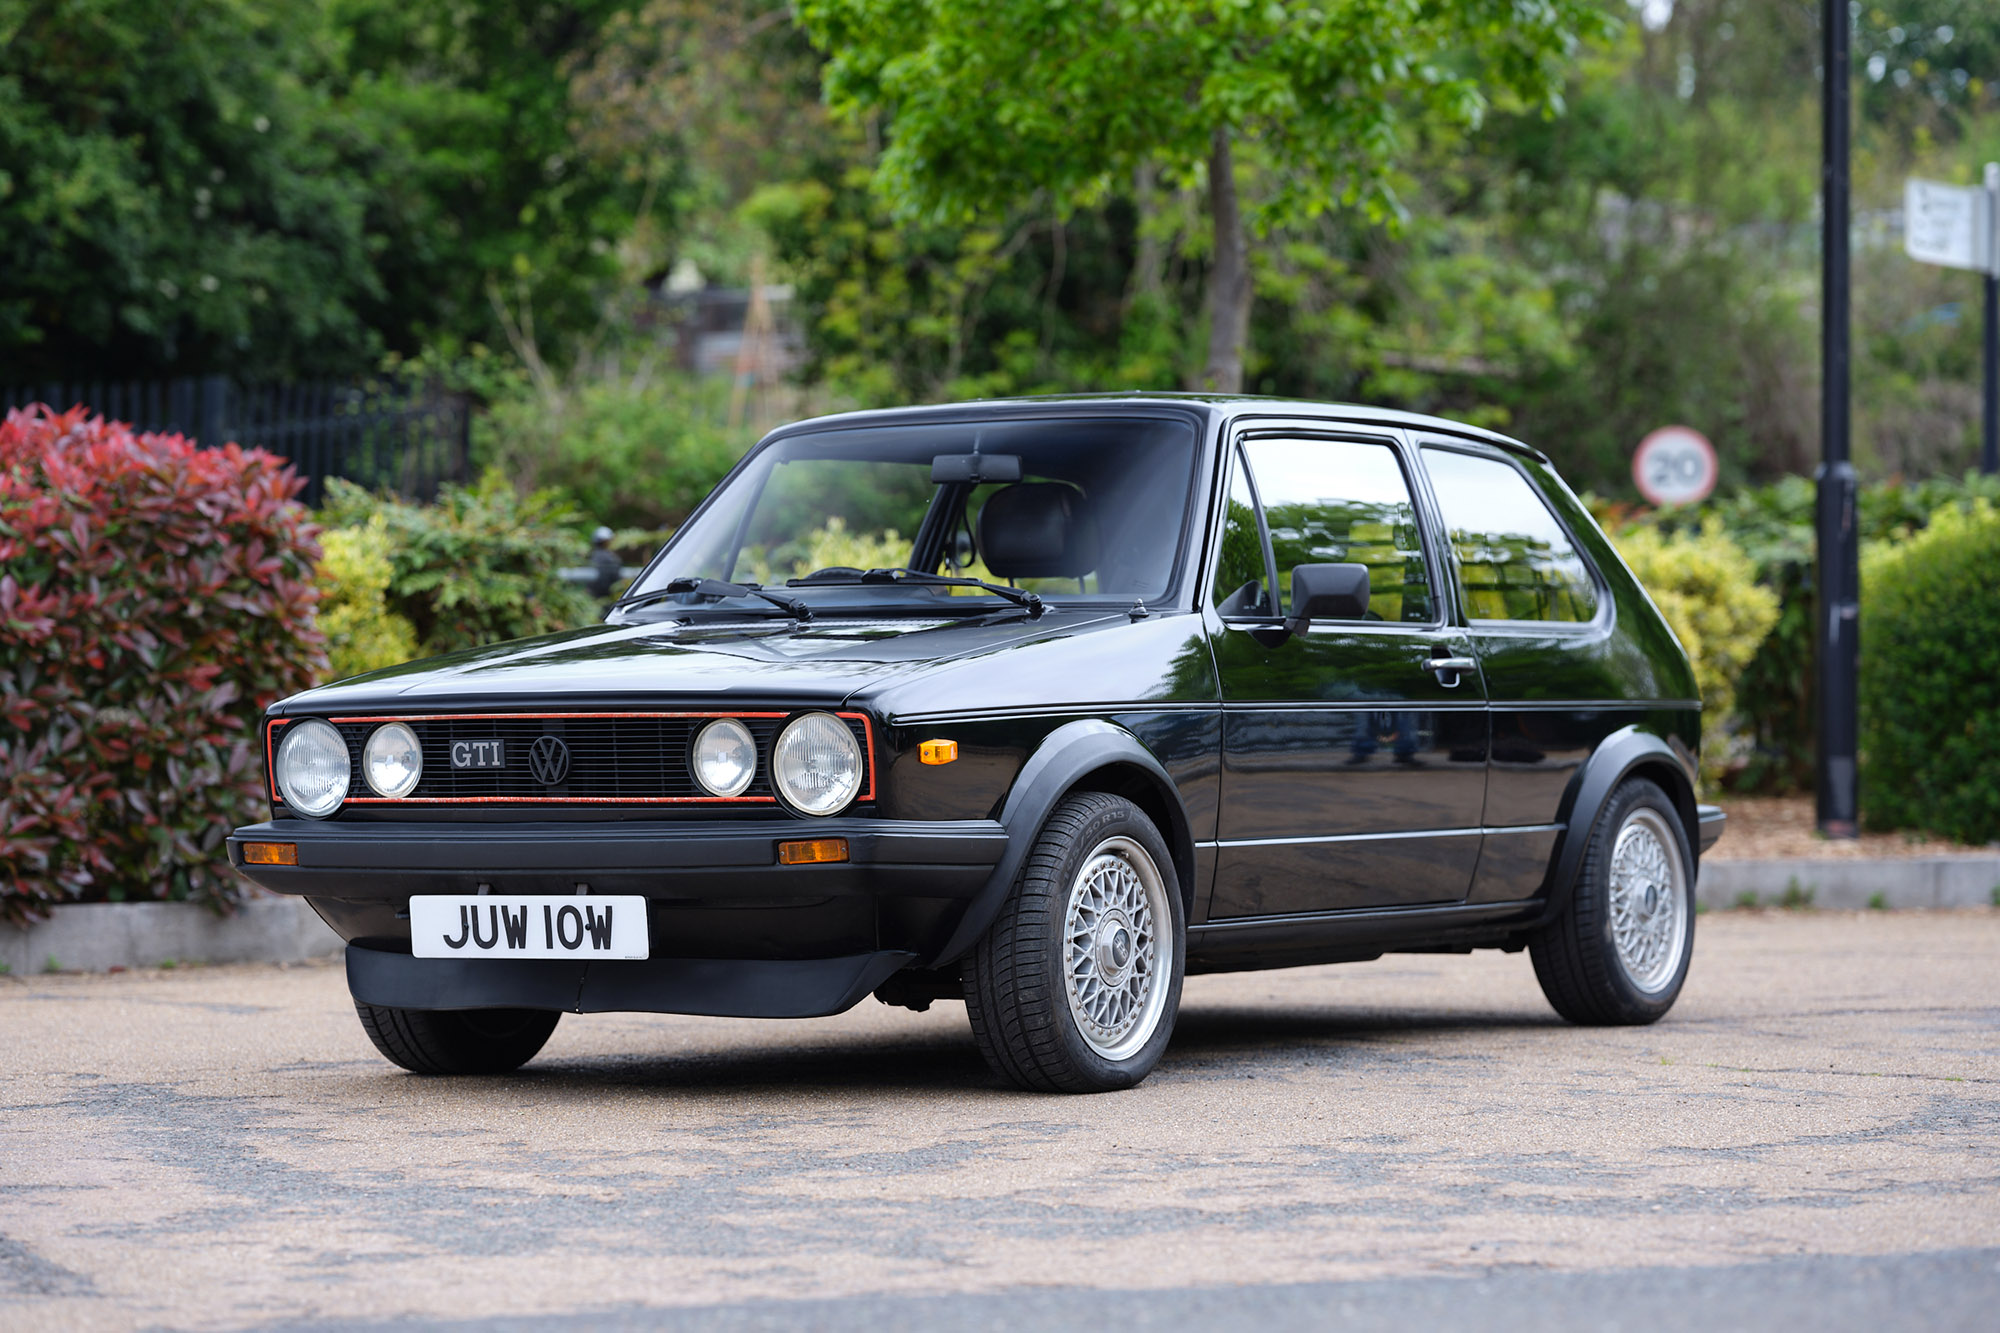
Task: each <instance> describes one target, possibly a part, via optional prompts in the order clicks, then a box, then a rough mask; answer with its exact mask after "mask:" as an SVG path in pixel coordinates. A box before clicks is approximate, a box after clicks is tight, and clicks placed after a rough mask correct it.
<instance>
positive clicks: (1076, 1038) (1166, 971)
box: [965, 792, 1187, 1092]
mask: <svg viewBox="0 0 2000 1333" xmlns="http://www.w3.org/2000/svg"><path fill="white" fill-rule="evenodd" d="M1186 958H1187V922H1186V915H1185V913H1184V911H1183V910H1182V906H1181V895H1180V891H1179V886H1178V884H1177V883H1176V882H1175V879H1174V872H1173V859H1172V857H1171V856H1170V855H1169V854H1168V852H1167V845H1166V842H1165V840H1164V839H1162V838H1161V837H1160V832H1159V830H1158V829H1156V828H1154V827H1153V823H1152V821H1151V820H1149V819H1147V818H1146V816H1145V815H1144V814H1143V813H1142V812H1141V811H1140V809H1139V807H1138V806H1136V805H1134V804H1132V802H1130V801H1128V800H1126V799H1124V798H1123V797H1121V796H1112V795H1109V794H1107V793H1104V792H1085V793H1082V794H1080V795H1077V796H1072V797H1070V798H1069V799H1067V800H1065V801H1064V802H1063V803H1062V804H1061V805H1059V806H1057V807H1056V810H1055V813H1054V814H1052V815H1050V816H1049V821H1048V823H1047V824H1045V825H1043V827H1042V831H1041V833H1040V835H1039V836H1038V837H1037V838H1036V840H1035V845H1034V847H1033V848H1031V849H1030V850H1029V853H1028V858H1027V861H1026V863H1025V864H1024V865H1023V867H1022V870H1021V877H1020V879H1019V880H1018V881H1016V883H1015V885H1014V889H1013V892H1012V893H1010V894H1009V895H1008V896H1007V901H1006V903H1005V905H1003V906H1002V907H1001V909H1000V915H999V916H998V917H997V918H996V919H995V920H994V922H993V924H992V926H990V927H989V928H988V929H987V931H986V934H985V936H984V937H983V938H982V939H981V940H980V941H979V943H978V944H977V945H975V946H974V947H973V950H972V953H971V955H970V956H969V957H968V958H967V959H966V963H965V1010H966V1013H967V1015H968V1016H969V1017H970V1018H971V1020H972V1035H973V1039H974V1040H975V1041H976V1042H977V1043H978V1045H979V1049H980V1052H981V1053H982V1054H983V1055H985V1057H986V1061H987V1063H988V1064H990V1065H991V1066H992V1067H993V1069H994V1071H995V1072H996V1073H998V1074H1000V1075H1001V1076H1002V1077H1003V1078H1006V1079H1007V1080H1009V1081H1010V1082H1012V1083H1014V1084H1016V1085H1017V1086H1019V1087H1022V1088H1026V1089H1030V1090H1033V1091H1040V1092H1108V1091H1111V1090H1113V1089H1117V1088H1129V1087H1131V1086H1133V1085H1134V1084H1136V1083H1138V1082H1139V1080H1141V1079H1143V1078H1144V1077H1146V1075H1147V1074H1148V1073H1150V1072H1152V1068H1153V1066H1154V1065H1156V1064H1158V1063H1159V1060H1160V1056H1161V1054H1162V1053H1164V1052H1165V1050H1166V1049H1167V1041H1168V1039H1169V1038H1170V1037H1171V1036H1172V1035H1173V1027H1174V1017H1175V1015H1176V1014H1177V1013H1178V1012H1179V1011H1180V1000H1181V974H1182V972H1183V970H1184V969H1185V965H1186Z"/></svg>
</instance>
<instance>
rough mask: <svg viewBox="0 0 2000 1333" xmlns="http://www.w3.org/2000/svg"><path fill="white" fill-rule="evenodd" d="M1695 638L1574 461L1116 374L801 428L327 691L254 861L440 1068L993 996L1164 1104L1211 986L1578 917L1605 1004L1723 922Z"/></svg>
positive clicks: (1660, 1005)
mask: <svg viewBox="0 0 2000 1333" xmlns="http://www.w3.org/2000/svg"><path fill="white" fill-rule="evenodd" d="M1699 724H1700V706H1699V702H1698V698H1697V694H1696V690H1695V684H1694V679H1693V675H1692V672H1691V671H1690V668H1689V665H1688V659H1687V655H1686V654H1685V653H1684V652H1683V651H1682V649H1681V647H1680V644H1679V643H1678V642H1677V641H1676V640H1675V638H1674V636H1673V633H1672V632H1671V631H1670V630H1669V629H1668V628H1667V625H1666V623H1665V622H1664V621H1663V620H1662V619H1661V617H1660V614H1659V611H1658V610H1657V609H1656V608H1655V607H1654V605H1653V604H1652V602H1651V601H1650V600H1649V599H1648V597H1647V596H1646V593H1645V592H1644V590H1643V589H1641V588H1640V586H1639V584H1638V583H1637V582H1636V581H1635V580H1634V579H1633V577H1632V575H1631V573H1630V572H1629V571H1628V570H1627V569H1626V567H1625V566H1624V564H1623V563H1622V562H1621V561H1620V560H1619V558H1618V555H1617V553H1616V552H1615V551H1614V550H1613V548H1612V546H1611V544H1610V543H1609V542H1608V541H1607V540H1606V539H1605V537H1604V535H1603V533H1602V532H1601V531H1599V529H1598V528H1597V526H1596V524H1595V523H1593V522H1592V520H1591V518H1590V516H1589V514H1588V513H1587V512H1586V511H1585V509H1584V507H1583V506H1582V505H1581V504H1579V503H1578V501H1577V499H1576V497H1575V496H1574V495H1573V494H1572V493H1571V492H1570V491H1569V490H1568V488H1567V487H1565V486H1564V485H1563V483H1562V481H1561V480H1560V479H1559V478H1558V477H1557V476H1556V474H1555V472H1554V470H1553V469H1552V468H1551V467H1550V465H1549V462H1548V459H1547V458H1545V457H1544V456H1543V455H1542V454H1540V453H1538V452H1536V451H1535V450H1534V449H1531V448H1529V447H1527V446H1525V445H1523V444H1520V443H1518V442H1516V441H1513V440H1509V439H1505V438H1502V437H1501V436H1498V435H1495V434H1493V433H1491V432H1489V431H1484V430H1479V429H1475V428H1472V427H1468V426H1462V425H1457V424H1454V423H1452V422H1449V421H1442V420H1437V419H1434V418H1429V417H1420V416H1413V415H1410V414H1407V413H1400V412H1388V411H1378V410H1372V409H1368V408H1359V407H1337V406H1327V405H1322V404H1315V403H1298V402H1283V401H1270V400H1259V399H1248V398H1212V397H1192V396H1190V397H1176V396H1171V395H1155V396H1116V397H1089V398H1063V399H1043V400H1028V401H1011V402H997V403H972V404H964V405H957V406H948V407H928V408H911V409H903V410H897V411H884V412H864V413H855V414H850V415H844V416H835V417H828V418H824V419H821V420H816V421H808V422H803V423H800V424H798V425H793V426H787V427H785V428H783V429H781V430H778V431H775V432H773V433H772V434H771V435H770V436H768V437H767V438H765V439H764V440H763V441H762V442H761V443H760V444H758V446H757V447H756V448H755V449H753V450H751V451H750V453H749V454H748V455H747V456H745V458H744V459H743V461H742V462H741V463H739V464H738V465H737V467H736V468H735V470H734V471H733V472H731V473H730V475H729V476H728V478H727V479H726V480H724V481H723V483H722V484H721V485H720V486H719V487H717V488H716V490H715V492H714V493H713V494H712V495H710V496H709V498H708V499H707V500H706V501H705V502H704V503H703V504H702V506H701V507H700V508H699V509H698V510H697V511H696V512H695V513H694V514H693V515H692V516H691V517H690V518H689V519H688V521H687V523H686V524H685V525H684V526H683V527H682V528H681V529H680V530H679V531H678V532H677V533H676V534H675V535H674V538H673V540H672V541H670V542H669V543H668V544H667V545H666V547H665V549H663V550H662V551H661V552H660V553H659V555H658V556H656V557H655V558H654V559H653V561H652V562H651V563H650V564H649V565H648V566H647V567H646V569H645V570H644V572H643V573H642V574H641V575H640V576H639V578H638V579H637V580H636V581H635V583H634V584H633V585H632V588H631V590H630V591H629V592H628V593H627V594H626V595H625V596H624V597H623V598H622V599H621V600H620V601H619V602H617V603H616V604H615V605H614V606H613V607H612V609H611V610H610V612H609V613H608V614H607V616H606V620H605V623H604V624H602V625H595V626H591V627H589V628H587V629H580V630H575V631H571V632H568V633H563V634H555V635H550V636H548V637H546V638H539V639H531V640H525V641H521V642H514V643H503V644H496V645H494V646H492V647H488V648H483V649H478V650H474V651H470V652H464V653H459V654H455V655H453V656H450V657H442V658H435V659H432V660H429V661H424V662H415V663H411V664H410V665H407V666H403V667H397V668H394V669H391V670H387V671H378V672H375V673H373V674H370V675H366V676H361V677H358V678H356V679H353V680H348V681H343V682H340V683H338V684H334V685H328V686H324V687H322V688H319V689H315V690H310V691H307V692H306V693H304V694H300V695H296V696H294V697H292V698H289V699H286V700H283V701H282V702H280V703H278V704H276V705H274V706H273V707H272V708H271V710H270V713H269V716H268V718H267V721H266V753H267V758H268V761H269V771H270V774H271V801H272V807H273V811H272V813H273V817H272V819H271V820H270V822H268V823H263V824H257V825H254V826H252V827H248V828H242V829H238V830H237V831H236V832H235V834H234V836H232V837H231V838H230V840H229V847H230V856H231V859H232V860H233V861H234V863H235V864H236V865H237V866H239V867H240V868H241V869H242V871H243V873H244V874H246V875H248V876H249V877H250V878H252V879H254V880H255V881H257V882H258V883H260V884H263V885H265V886H266V887H268V888H271V889H275V890H278V891H279V892H282V893H293V894H303V895H304V896H305V897H306V898H307V899H308V900H309V901H310V902H311V903H312V904H313V906H314V907H315V908H316V909H317V910H318V912H319V913H320V915H321V916H323V917H324V918H325V919H326V920H327V922H328V923H329V924H330V925H332V926H333V928H334V929H335V930H337V931H338V932H339V933H340V934H341V936H342V937H343V938H345V939H346V940H347V941H348V947H347V977H348V984H349V987H350V989H351V990H352V992H353V995H354V1000H355V1005H356V1007H357V1009H358V1010H359V1011H360V1015H361V1021H362V1025H363V1027H364V1028H365V1029H366V1030H367V1032H368V1035H369V1036H370V1037H371V1038H372V1039H373V1040H374V1042H375V1044H376V1046H377V1047H378V1048H380V1050H381V1051H382V1053H383V1054H384V1055H385V1056H387V1057H388V1058H389V1059H390V1060H392V1061H394V1062H395V1063H397V1064H399V1065H401V1066H403V1067H404V1068H406V1069H410V1070H415V1071H417V1072H421V1073H481V1072H497V1071H503V1070H508V1069H512V1068H515V1067H517V1066H518V1065H520V1064H521V1063H522V1062H524V1061H526V1060H528V1059H529V1058H530V1057H532V1056H533V1055H534V1054H535V1053H536V1051H538V1050H539V1049H540V1048H541V1046H542V1044H543V1043H544V1042H545V1041H546V1040H547V1039H548V1036H549V1034H550V1032H551V1031H552V1030H553V1029H554V1027H555V1024H556V1019H557V1017H558V1016H559V1015H560V1014H562V1013H563V1012H565V1011H572V1012H578V1013H591V1012H599V1011H606V1010H641V1011H653V1012H670V1013H691V1014H728V1015H749V1016H759V1017H810V1016H814V1015H823V1014H835V1013H839V1012H841V1011H843V1010H845V1009H847V1008H849V1007H851V1006H853V1005H855V1004H857V1003H859V1002H860V1001H861V1000H862V999H863V998H865V997H866V996H868V995H870V994H871V993H872V994H873V995H875V996H876V997H877V998H878V999H881V1000H883V1001H886V1002H888V1003H890V1004H900V1005H908V1006H910V1007H912V1008H916V1009H922V1008H925V1007H927V1006H928V1005H929V1004H930V1003H931V1002H933V1001H935V1000H938V999H944V998H952V999H960V998H962V999H963V1000H964V1002H965V1006H966V1011H967V1014H968V1016H969V1017H970V1019H971V1023H972V1032H973V1036H974V1039H975V1040H976V1041H977V1043H978V1045H979V1048H980V1049H981V1051H983V1052H984V1053H985V1055H986V1058H987V1059H988V1060H989V1061H990V1062H991V1064H992V1065H993V1067H994V1069H995V1070H997V1071H998V1072H999V1073H1000V1074H1002V1075H1004V1076H1005V1077H1006V1078H1008V1079H1010V1080H1012V1081H1013V1082H1015V1083H1017V1084H1019V1085H1021V1086H1022V1087H1026V1088H1038V1089H1048V1090H1065V1091H1089V1090H1096V1089H1108V1088H1119V1087H1128V1086H1130V1085H1132V1084H1134V1083H1136V1082H1138V1081H1139V1080H1140V1079H1141V1078H1143V1077H1145V1075H1146V1073H1147V1072H1148V1071H1149V1070H1150V1069H1151V1068H1152V1067H1153V1065H1154V1064H1155V1063H1156V1062H1157V1061H1158V1060H1159V1058H1160V1055H1161V1052H1162V1051H1163V1050H1164V1049H1165V1047H1166V1044H1167V1041H1168V1038H1169V1036H1170V1034H1171V1033H1172V1030H1173V1025H1174V1017H1175V1013H1176V1011H1177V1009H1178V1006H1179V1002H1180V994H1181V981H1182V978H1183V977H1184V976H1186V975H1187V974H1188V973H1191V972H1219V971H1236V970H1243V969H1250V968H1274V967H1290V966H1295V965H1298V964H1306V963H1327V962H1339V961H1347V960H1359V959H1369V958H1375V957H1378V956H1380V955H1381V954H1383V953H1384V952H1388V951H1421V952H1464V951H1468V950H1471V949H1475V948H1498V949H1508V950H1518V949H1522V948H1526V949H1528V950H1529V951H1530V952H1531V954H1532V956H1533V959H1534V964H1535V972H1536V975H1537V976H1538V977H1539V978H1540V980H1541V984H1542V988H1543V990H1544V991H1545V992H1546V993H1547V995H1548V998H1549V1000H1550V1002H1551V1003H1552V1004H1553V1005H1554V1006H1555V1007H1556V1009H1557V1010H1558V1011H1559V1012H1561V1013H1562V1014H1563V1015H1565V1016H1566V1017H1568V1018H1570V1019H1572V1020H1574V1021H1576V1022H1579V1023H1649V1022H1652V1021H1653V1020H1655V1019H1657V1018H1659V1017H1660V1016H1661V1015H1662V1014H1664V1013H1665V1012H1666V1011H1667V1009H1668V1008H1669V1007H1670V1006H1672V1004H1673V1002H1674V999H1675V997H1676V995H1677V994H1678V993H1679V991H1680V988H1681V983H1682V980H1683V978H1684V977H1685V976H1686V974H1687V967H1688V959H1689V956H1690V953H1691V951H1692V948H1693V936H1694V883H1695V872H1696V864H1697V858H1698V856H1699V852H1700V849H1703V848H1705V847H1707V846H1708V845H1710V844H1711V843H1713V842H1714V840H1715V838H1716V837H1717V836H1718V835H1719V834H1720V832H1721V827H1722V816H1721V812H1720V811H1717V810H1715V809H1713V808H1711V807H1707V806H1699V805H1697V804H1696V803H1695V774H1696V771H1697V767H1696V758H1697V756H1696V747H1697V745H1698V744H1699V736H1700V725H1699Z"/></svg>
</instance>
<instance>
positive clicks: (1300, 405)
mask: <svg viewBox="0 0 2000 1333" xmlns="http://www.w3.org/2000/svg"><path fill="white" fill-rule="evenodd" d="M1052 406H1075V407H1081V408H1088V409H1092V410H1100V411H1101V410H1107V409H1115V408H1123V407H1171V408H1179V409H1181V410H1183V411H1186V410H1188V409H1193V410H1195V411H1197V412H1198V413H1200V414H1201V415H1202V416H1204V417H1207V418H1209V419H1210V420H1211V421H1212V420H1214V419H1216V418H1218V417H1223V418H1230V419H1234V418H1237V417H1246V416H1280V417H1283V416H1331V417H1335V418H1338V419H1340V420H1343V421H1352V422H1365V423H1369V424H1373V425H1383V426H1408V427H1415V428H1418V429H1423V430H1430V431H1436V432H1439V433H1442V434H1448V435H1456V436H1459V437H1461V438H1464V439H1469V440H1477V441H1479V442H1481V443H1484V444H1491V445H1494V446H1497V447H1498V448H1501V449H1505V450H1508V451H1509V452H1512V453H1517V454H1522V455H1524V456H1526V457H1529V458H1533V459H1535V460H1537V461H1538V462H1542V463H1547V462H1548V461H1549V458H1548V455H1547V454H1544V453H1543V452H1542V451H1541V450H1539V449H1537V448H1535V447H1534V446H1533V445H1530V444H1524V443H1522V442H1521V441H1520V440H1517V439H1514V438H1512V437H1511V436H1507V435H1502V434H1500V433H1499V432H1498V431H1492V430H1487V429H1485V428H1483V427H1480V426H1468V425H1466V424H1465V423H1464V422H1462V421H1452V420H1450V419H1448V418H1445V417H1434V416H1427V415H1425V414H1424V413H1422V412H1406V411H1403V410H1401V409H1398V408H1391V407H1371V406H1368V405H1367V404H1363V403H1328V402H1316V401H1313V400H1310V399H1303V398H1274V397H1261V396H1258V395H1255V394H1225V393H1076V394H1047V395H1042V396H1037V397H1030V398H970V399H962V400H960V401H957V402H951V403H932V404H926V405H922V406H915V407H883V408H867V409H863V410H860V411H854V412H837V413H833V414H831V415H829V416H822V417H810V418H807V419H805V420H802V421H795V422H791V423H789V424H787V425H783V426H780V427H778V428H777V429H776V430H773V431H772V432H771V433H770V435H769V436H767V437H766V438H777V437H779V436H784V435H792V434H797V433H802V432H805V431H808V430H818V429H823V428H825V427H828V426H835V425H837V426H840V427H843V428H851V427H855V426H869V425H889V424H891V423H894V422H900V421H911V420H918V421H921V420H926V419H931V420H940V421H944V420H952V419H956V418H959V417H964V416H971V415H977V414H988V413H993V412H996V411H997V412H1000V413H1002V414H1007V415H1013V414H1016V413H1019V414H1021V415H1034V414H1038V413H1039V412H1040V411H1042V410H1044V409H1046V408H1049V407H1052Z"/></svg>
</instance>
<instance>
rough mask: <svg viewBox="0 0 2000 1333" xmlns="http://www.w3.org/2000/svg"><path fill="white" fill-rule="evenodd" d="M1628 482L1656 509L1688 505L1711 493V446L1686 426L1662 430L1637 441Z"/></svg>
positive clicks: (1706, 439)
mask: <svg viewBox="0 0 2000 1333" xmlns="http://www.w3.org/2000/svg"><path fill="white" fill-rule="evenodd" d="M1632 480H1633V481H1635V482H1637V483H1639V494H1641V495H1643V496H1645V497H1646V499H1648V500H1649V501H1651V502H1652V503H1654V504H1656V505H1688V504H1694V503H1695V502H1696V501H1698V500H1706V499H1707V498H1708V497H1709V494H1710V493H1711V492H1712V491H1714V490H1715V480H1716V465H1715V446H1714V445H1712V444H1710V443H1709V442H1708V437H1707V436H1705V435H1703V434H1702V433H1701V432H1700V431H1698V430H1695V429H1693V428H1692V427H1689V426H1662V427H1660V428H1659V429H1658V430H1656V431H1654V432H1653V433H1652V434H1651V435H1648V436H1647V437H1646V438H1645V439H1643V440H1641V441H1639V447H1638V449H1637V450H1635V451H1634V452H1633V454H1632Z"/></svg>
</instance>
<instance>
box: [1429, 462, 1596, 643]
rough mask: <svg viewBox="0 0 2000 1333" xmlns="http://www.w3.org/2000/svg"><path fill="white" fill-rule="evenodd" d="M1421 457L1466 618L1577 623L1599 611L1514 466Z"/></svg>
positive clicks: (1570, 546)
mask: <svg viewBox="0 0 2000 1333" xmlns="http://www.w3.org/2000/svg"><path fill="white" fill-rule="evenodd" d="M1423 453H1424V466H1425V469H1426V470H1427V471H1428V472H1429V473H1430V477H1431V489H1432V490H1433V491H1435V492H1436V494H1437V501H1438V508H1439V509H1440V510H1441V511H1442V512H1443V515H1444V525H1445V530H1446V533H1447V535H1448V536H1449V538H1450V542H1451V552H1452V557H1453V559H1454V560H1456V561H1457V564H1458V582H1459V587H1460V588H1461V589H1462V590H1463V593H1464V597H1465V614H1466V616H1467V617H1468V618H1469V619H1472V620H1475V621H1480V620H1486V621H1523V620H1525V621H1542V622H1551V621H1553V622H1562V623H1580V622H1583V621H1587V620H1589V619H1591V618H1592V617H1593V616H1595V615H1596V614H1597V584H1596V581H1595V580H1593V579H1592V578H1591V575H1590V567H1589V566H1588V565H1586V564H1585V563H1584V560H1583V556H1582V555H1580V554H1579V553H1578V552H1577V549H1576V544H1575V543H1574V542H1572V541H1571V540H1570V537H1569V533H1568V531H1567V530H1565V529H1564V527H1563V525H1562V524H1561V522H1559V521H1558V520H1557V518H1556V516H1555V513H1554V511H1552V510H1551V509H1550V508H1549V506H1548V502H1547V501H1546V500H1544V499H1543V498H1542V494H1541V492H1540V491H1537V490H1536V489H1535V487H1534V485H1533V483H1531V482H1530V481H1529V480H1528V479H1527V478H1526V477H1525V476H1523V475H1522V474H1521V472H1520V470H1519V469H1517V468H1515V467H1514V466H1513V464H1511V463H1508V462H1506V461H1504V460H1502V459H1498V458H1482V457H1480V456H1478V455H1476V454H1464V453H1459V452H1458V451H1457V450H1454V449H1433V448H1426V449H1425V450H1424V451H1423Z"/></svg>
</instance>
